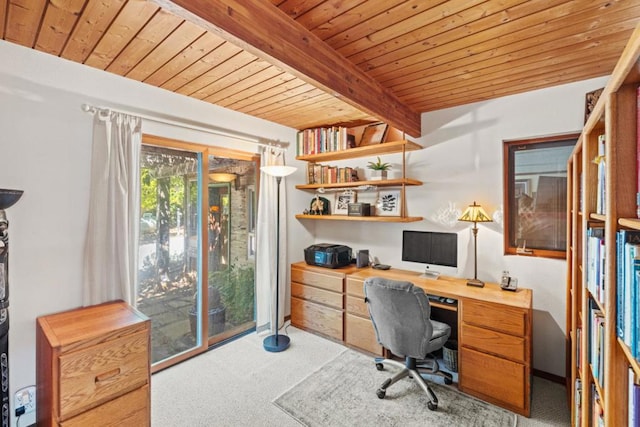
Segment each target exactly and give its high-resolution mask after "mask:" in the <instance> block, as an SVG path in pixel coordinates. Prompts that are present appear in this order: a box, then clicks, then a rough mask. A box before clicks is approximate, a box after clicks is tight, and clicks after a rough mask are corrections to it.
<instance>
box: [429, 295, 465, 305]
mask: <svg viewBox="0 0 640 427" xmlns="http://www.w3.org/2000/svg"><path fill="white" fill-rule="evenodd" d="M427 298H429V301H430V302H439V303H440V304H455V303H457V302H458V301H457V300H455V299H453V298H445V297H441V296H439V295H431V294H427Z"/></svg>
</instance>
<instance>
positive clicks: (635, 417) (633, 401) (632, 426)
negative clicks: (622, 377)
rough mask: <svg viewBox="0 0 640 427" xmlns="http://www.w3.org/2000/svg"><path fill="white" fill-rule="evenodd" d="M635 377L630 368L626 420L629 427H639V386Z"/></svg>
mask: <svg viewBox="0 0 640 427" xmlns="http://www.w3.org/2000/svg"><path fill="white" fill-rule="evenodd" d="M635 379H636V375H635V372H633V369H632V368H629V374H628V384H629V388H628V390H629V391H628V394H627V396H628V397H627V399H628V405H627V419H628V423H627V424H628V426H629V427H640V385H638V384H637V383H636V380H635Z"/></svg>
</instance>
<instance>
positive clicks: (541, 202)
mask: <svg viewBox="0 0 640 427" xmlns="http://www.w3.org/2000/svg"><path fill="white" fill-rule="evenodd" d="M579 135H580V134H579V133H572V134H563V135H555V136H549V137H540V138H530V139H522V140H510V141H503V149H504V169H503V170H504V219H505V220H504V248H505V250H504V252H505V254H513V255H515V254H519V255H533V256H541V257H549V258H564V257H565V251H566V249H567V160H568V159H569V156H570V155H571V152H572V151H573V147H574V146H575V144H576V142H577V140H578V136H579Z"/></svg>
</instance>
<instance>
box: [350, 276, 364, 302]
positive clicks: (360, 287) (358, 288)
mask: <svg viewBox="0 0 640 427" xmlns="http://www.w3.org/2000/svg"><path fill="white" fill-rule="evenodd" d="M347 294H348V295H353V296H357V297H361V298H362V299H364V280H358V279H350V278H348V277H347Z"/></svg>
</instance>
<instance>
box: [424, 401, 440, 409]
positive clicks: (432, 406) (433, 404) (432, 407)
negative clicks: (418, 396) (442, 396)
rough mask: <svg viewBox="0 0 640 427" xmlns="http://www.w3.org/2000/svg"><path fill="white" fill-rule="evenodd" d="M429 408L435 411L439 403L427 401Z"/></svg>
mask: <svg viewBox="0 0 640 427" xmlns="http://www.w3.org/2000/svg"><path fill="white" fill-rule="evenodd" d="M427 408H429V410H431V411H435V410H436V409H438V404H437V403H433V402H427Z"/></svg>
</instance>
